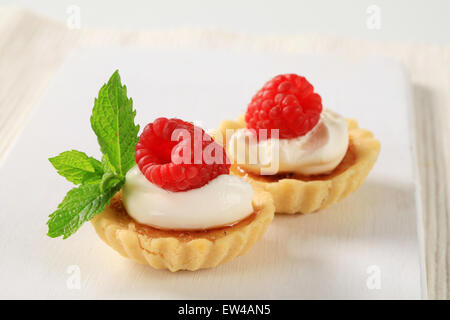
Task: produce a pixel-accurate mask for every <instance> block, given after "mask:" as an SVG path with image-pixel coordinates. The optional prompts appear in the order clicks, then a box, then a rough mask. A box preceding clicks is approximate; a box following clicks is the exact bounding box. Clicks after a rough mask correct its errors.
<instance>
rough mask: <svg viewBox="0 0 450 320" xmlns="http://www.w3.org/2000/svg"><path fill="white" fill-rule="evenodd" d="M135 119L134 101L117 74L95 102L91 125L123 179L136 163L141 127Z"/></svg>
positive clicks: (102, 148) (117, 73)
mask: <svg viewBox="0 0 450 320" xmlns="http://www.w3.org/2000/svg"><path fill="white" fill-rule="evenodd" d="M135 116H136V111H134V110H133V100H132V99H128V97H127V87H126V86H122V83H121V82H120V76H119V72H118V71H116V72H114V74H113V75H112V76H111V78H110V79H109V81H108V83H107V84H105V85H104V86H103V87H102V88H101V89H100V92H99V93H98V98H97V99H95V103H94V109H93V110H92V116H91V126H92V129H93V130H94V132H95V134H96V135H97V139H98V144H99V145H100V149H101V151H102V152H103V154H104V155H106V156H108V159H109V161H110V162H111V164H112V165H113V167H114V168H115V169H116V170H117V173H118V174H120V175H122V176H123V175H125V173H126V172H127V171H128V170H129V169H130V168H131V167H132V166H134V164H135V160H134V149H135V146H136V143H137V141H138V136H137V134H138V132H139V126H137V125H135V124H134V117H135Z"/></svg>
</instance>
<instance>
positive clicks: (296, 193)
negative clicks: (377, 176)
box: [211, 115, 380, 214]
mask: <svg viewBox="0 0 450 320" xmlns="http://www.w3.org/2000/svg"><path fill="white" fill-rule="evenodd" d="M346 120H347V125H348V132H349V147H348V150H347V153H346V155H345V157H344V159H343V160H342V161H341V163H340V164H339V165H338V167H337V168H336V169H334V170H333V172H331V173H329V174H325V175H315V176H298V175H293V174H281V175H274V176H269V175H264V176H262V175H256V174H253V173H250V172H247V171H245V170H243V169H241V168H240V167H239V166H238V165H237V164H232V165H231V169H230V173H231V174H234V175H237V176H240V177H243V178H245V179H246V181H248V182H249V183H250V184H251V185H252V186H254V187H257V188H261V189H263V190H265V191H267V192H269V193H270V194H271V196H272V197H273V201H274V205H275V210H276V212H277V213H287V214H294V213H310V212H315V211H318V210H322V209H325V208H327V207H329V206H330V205H332V204H333V203H336V202H338V201H340V200H342V199H343V198H344V197H346V196H347V195H349V194H350V193H351V192H353V191H355V190H356V189H357V188H358V187H359V186H360V185H361V183H362V182H363V180H364V179H365V178H366V176H367V175H368V174H369V172H370V170H371V169H372V167H373V165H374V164H375V162H376V160H377V158H378V154H379V153H380V143H379V141H378V140H376V139H375V138H374V136H373V134H372V133H371V132H370V131H369V130H366V129H362V128H359V126H358V123H357V121H356V120H353V119H346ZM245 127H246V123H245V119H244V115H241V116H240V117H239V118H238V119H236V120H234V121H233V120H226V121H223V122H222V123H221V124H220V126H219V128H218V130H217V131H214V132H212V133H211V134H212V135H213V136H217V134H220V135H221V137H223V145H224V147H228V145H227V142H228V140H227V134H226V133H227V130H229V131H228V135H230V133H231V132H232V131H233V130H237V129H242V128H245ZM216 140H217V141H220V139H219V138H218V139H216Z"/></svg>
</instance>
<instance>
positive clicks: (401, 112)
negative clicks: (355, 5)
mask: <svg viewBox="0 0 450 320" xmlns="http://www.w3.org/2000/svg"><path fill="white" fill-rule="evenodd" d="M116 68H119V70H120V72H121V74H122V78H123V81H124V83H126V85H127V88H128V94H129V95H130V96H131V97H132V98H133V101H134V105H135V108H136V110H137V116H136V122H137V123H140V124H141V125H142V127H143V126H144V125H145V124H146V123H147V122H149V121H152V120H153V119H154V118H156V117H158V116H167V117H175V116H177V117H181V118H182V119H186V120H190V121H195V122H197V123H201V124H202V126H203V127H204V128H206V129H209V128H214V127H217V125H218V124H219V123H220V121H221V120H223V119H227V118H233V117H235V116H237V115H238V114H240V113H241V112H242V111H243V109H244V108H245V106H246V104H247V102H248V99H249V97H251V96H252V94H253V93H254V91H255V90H257V89H258V87H259V86H261V82H264V80H262V81H261V79H268V78H270V77H271V76H273V75H274V74H278V73H286V72H294V73H302V74H303V75H305V76H306V77H307V78H308V79H309V80H310V81H311V82H312V83H314V84H315V88H316V91H317V92H320V94H321V95H322V98H323V101H324V104H325V106H326V107H329V108H332V109H333V110H336V111H338V112H340V113H341V114H344V115H346V116H348V117H352V118H356V119H358V121H359V123H360V125H361V126H362V127H367V128H370V129H371V130H372V131H373V132H374V134H375V135H376V137H377V138H378V139H380V141H381V143H382V151H381V154H380V157H379V159H378V161H377V163H376V165H375V167H374V169H373V171H372V172H371V174H370V175H369V177H368V179H367V180H366V181H365V182H364V184H363V185H362V186H361V188H360V189H359V190H357V191H356V192H355V193H354V194H352V195H350V196H349V197H348V198H346V199H345V200H344V201H342V202H341V203H339V204H336V205H334V206H332V207H330V208H329V209H327V210H323V211H321V212H320V213H317V214H311V215H303V216H302V215H297V216H277V217H276V218H275V221H274V222H273V224H272V225H271V227H270V228H269V231H268V233H267V235H266V236H265V237H264V238H263V239H262V240H261V241H260V242H259V243H258V244H257V245H256V246H255V248H254V249H253V250H251V252H250V253H249V254H248V255H246V256H244V257H241V258H238V259H236V260H235V261H232V262H231V263H228V264H226V265H224V266H220V267H217V268H214V269H211V270H203V271H200V272H179V273H175V274H174V273H170V272H167V271H155V270H153V269H151V268H150V267H143V266H140V265H137V264H135V263H133V262H131V261H129V260H127V259H125V258H122V257H121V256H119V255H118V254H117V253H116V252H114V251H112V250H111V249H110V248H109V247H107V246H106V245H105V244H104V243H103V242H102V241H101V240H100V239H99V238H98V237H97V235H96V234H95V232H94V230H93V228H92V226H90V225H85V226H84V227H83V228H82V230H81V231H80V232H79V233H77V234H76V235H75V236H73V237H71V238H70V239H69V240H61V239H57V240H55V239H49V238H47V237H46V235H45V234H46V225H45V221H46V218H47V216H48V214H49V213H50V212H51V211H52V210H53V209H54V208H56V206H57V204H58V203H59V202H60V201H61V199H62V198H63V196H64V194H65V193H66V192H67V191H68V188H70V187H71V186H70V184H69V183H67V182H66V181H65V180H64V179H62V178H61V177H59V176H58V175H57V174H56V172H54V170H53V168H52V167H51V165H50V164H49V162H48V160H47V158H48V157H49V156H53V155H56V154H58V153H59V152H62V151H65V150H70V149H72V148H75V149H78V150H83V151H86V152H87V153H88V154H90V155H94V156H97V157H99V152H98V146H97V142H96V138H95V136H94V134H93V133H92V131H91V130H90V124H89V117H90V113H91V109H92V103H93V100H94V97H95V96H96V94H97V92H98V89H99V87H100V86H101V85H102V84H103V82H104V81H106V80H107V78H108V77H109V75H110V74H111V73H112V72H113V71H114V70H115V69H116ZM379 92H383V94H382V95H380V94H379ZM410 94H411V92H410V86H409V80H408V78H407V76H406V74H405V72H404V70H403V69H402V67H401V66H400V65H399V64H397V63H395V62H393V61H391V60H386V59H380V58H378V59H368V60H365V61H363V62H361V63H354V62H352V61H351V60H347V59H343V58H339V57H336V56H332V55H298V54H295V55H286V54H256V53H248V54H244V53H238V52H233V51H223V50H220V51H218V50H208V51H198V50H196V51H190V50H126V49H120V48H104V49H97V50H87V49H85V50H81V51H75V52H73V53H72V55H71V56H70V58H69V59H68V60H67V61H66V62H65V63H64V65H63V67H62V68H61V70H60V71H59V72H58V74H57V76H56V77H55V78H54V79H53V80H52V82H51V85H50V86H49V89H48V91H47V93H46V94H45V95H44V97H43V99H42V100H41V101H40V103H39V105H38V106H37V107H36V109H35V110H34V112H33V115H32V116H31V119H30V122H29V124H28V125H27V127H26V128H25V129H24V131H23V133H22V135H21V136H20V138H19V140H18V141H17V144H16V146H15V147H14V148H13V149H12V150H11V152H10V154H9V156H8V157H7V159H6V162H5V164H4V165H3V166H2V168H1V169H0V174H1V176H2V180H1V181H0V189H1V190H2V192H1V193H0V203H2V204H3V205H2V210H5V211H4V212H7V213H8V215H5V214H3V215H2V219H5V218H7V223H2V224H1V226H0V238H1V241H0V243H2V244H4V246H3V247H2V248H0V255H1V256H2V257H7V259H5V260H4V261H3V263H2V271H3V272H2V273H1V274H0V282H1V283H2V284H3V285H4V287H5V288H7V289H5V290H4V291H3V292H2V293H1V295H2V296H3V297H5V298H6V297H25V298H100V299H103V298H125V299H127V298H138V299H140V298H146V299H180V298H181V299H195V298H203V299H209V298H216V299H232V298H237V299H318V298H324V299H340V298H344V299H382V298H384V299H419V298H423V297H425V295H426V289H425V288H424V286H425V268H424V260H423V259H424V257H423V252H422V250H423V238H422V233H421V230H422V218H421V217H420V216H419V218H418V214H420V212H418V210H417V207H416V203H417V199H416V198H415V194H416V193H415V184H416V181H415V179H417V178H416V177H415V175H414V171H415V169H416V168H415V165H414V161H413V155H412V152H411V151H412V144H411V140H410V138H411V137H410V135H411V126H410V120H411V119H410V117H409V116H408V114H409V113H410V110H411V109H412V105H411V96H410ZM387 113H389V115H390V117H386V114H387ZM30 157H31V159H32V160H30ZM10 181H15V183H14V184H11V183H10ZM24 194H25V195H26V201H24ZM418 223H419V225H418ZM18 235H20V236H18ZM74 265H75V266H77V267H79V269H80V271H81V275H80V279H81V286H80V289H79V290H73V289H70V288H68V287H67V286H66V282H67V280H68V279H69V278H70V277H71V275H68V274H67V273H66V271H67V270H68V268H71V266H74ZM373 268H375V270H377V271H375V272H376V273H377V274H378V275H375V276H379V281H380V282H379V283H380V286H379V287H376V288H373V287H371V286H370V285H368V284H367V282H368V281H370V280H369V279H370V278H371V277H373V276H374V275H373V272H374V271H373V270H374V269H373ZM193 284H195V288H193ZM211 288H220V290H211ZM268 288H270V290H268Z"/></svg>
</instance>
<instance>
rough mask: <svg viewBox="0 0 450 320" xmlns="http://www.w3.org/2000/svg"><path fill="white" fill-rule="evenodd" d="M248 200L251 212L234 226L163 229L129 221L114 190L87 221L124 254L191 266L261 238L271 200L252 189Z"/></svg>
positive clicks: (230, 254)
mask: <svg viewBox="0 0 450 320" xmlns="http://www.w3.org/2000/svg"><path fill="white" fill-rule="evenodd" d="M252 204H253V208H254V212H253V213H252V214H250V215H249V216H248V217H247V218H244V219H243V220H241V221H239V222H237V223H235V224H234V225H232V226H227V227H221V228H215V229H208V230H199V231H186V230H184V231H183V230H162V229H157V228H154V227H150V226H147V225H142V224H139V223H138V222H136V221H135V220H133V219H132V218H131V217H130V216H129V215H128V213H127V212H126V210H125V208H124V206H123V204H122V196H121V193H120V192H118V193H117V194H116V195H115V196H114V197H113V198H112V199H111V203H110V205H109V206H108V207H107V208H106V210H105V211H104V212H102V213H101V214H99V215H97V216H95V217H94V218H93V219H92V220H91V222H92V224H93V225H94V228H95V231H96V232H97V234H98V235H99V236H100V238H101V239H102V240H103V241H104V242H106V244H108V245H109V246H111V247H112V248H113V249H115V250H116V251H118V252H119V253H120V254H121V255H122V256H124V257H128V258H131V259H133V260H135V261H137V262H139V263H142V264H149V265H151V266H152V267H154V268H156V269H169V270H170V271H178V270H191V271H193V270H197V269H203V268H212V267H215V266H217V265H219V264H222V263H225V262H228V261H230V260H232V259H234V258H235V257H237V256H240V255H243V254H244V253H246V252H247V251H248V250H249V249H250V248H251V247H252V246H253V245H254V244H255V243H256V242H257V241H258V240H259V239H260V238H261V237H262V235H263V234H264V232H265V231H266V229H267V227H268V226H269V224H270V222H271V221H272V219H273V216H274V205H273V201H272V198H271V196H270V194H269V193H267V192H264V191H262V190H259V191H258V190H255V195H254V198H253V203H252ZM180 210H182V208H180Z"/></svg>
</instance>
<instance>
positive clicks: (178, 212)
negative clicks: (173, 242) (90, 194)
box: [122, 166, 253, 230]
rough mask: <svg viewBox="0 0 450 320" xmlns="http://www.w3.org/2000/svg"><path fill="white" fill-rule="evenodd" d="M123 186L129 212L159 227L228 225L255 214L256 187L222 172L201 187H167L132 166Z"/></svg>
mask: <svg viewBox="0 0 450 320" xmlns="http://www.w3.org/2000/svg"><path fill="white" fill-rule="evenodd" d="M125 179H126V180H125V185H124V186H123V188H122V200H123V203H124V206H125V208H126V210H127V212H128V214H129V215H130V216H131V217H132V218H133V219H134V220H136V221H137V222H139V223H142V224H145V225H149V226H152V227H156V228H160V229H173V230H202V229H211V228H215V227H222V226H229V225H233V224H234V223H236V222H238V221H240V220H242V219H244V218H245V217H247V216H249V215H250V214H251V213H253V206H252V199H253V189H252V187H251V186H250V184H248V183H247V182H245V181H244V180H243V179H241V178H238V177H236V176H231V175H228V174H223V175H220V176H218V177H216V178H215V179H213V180H211V181H210V182H209V183H208V184H206V185H204V186H203V187H201V188H197V189H192V190H188V191H182V192H171V191H167V190H164V189H162V188H160V187H158V186H156V185H154V184H153V183H151V182H150V181H148V180H147V178H145V176H144V175H143V174H142V173H141V171H140V170H139V168H138V167H137V166H134V167H133V168H132V169H130V170H129V171H128V173H127V175H126V178H125Z"/></svg>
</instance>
